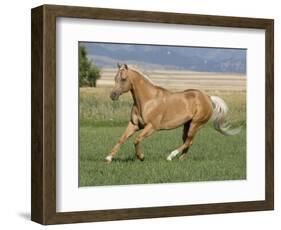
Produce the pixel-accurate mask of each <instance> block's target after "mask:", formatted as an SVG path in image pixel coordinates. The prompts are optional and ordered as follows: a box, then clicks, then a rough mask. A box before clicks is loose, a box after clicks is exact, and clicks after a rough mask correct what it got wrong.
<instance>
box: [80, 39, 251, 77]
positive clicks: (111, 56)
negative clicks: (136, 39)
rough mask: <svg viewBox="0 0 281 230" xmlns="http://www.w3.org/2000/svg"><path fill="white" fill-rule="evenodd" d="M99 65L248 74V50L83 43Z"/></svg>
mask: <svg viewBox="0 0 281 230" xmlns="http://www.w3.org/2000/svg"><path fill="white" fill-rule="evenodd" d="M82 44H83V45H84V46H85V47H86V49H87V52H88V55H89V57H90V58H92V59H93V61H94V62H95V64H96V65H98V66H100V67H115V66H116V63H117V62H120V63H128V64H136V65H139V66H141V67H142V68H151V69H155V68H158V69H182V70H191V71H205V72H230V73H243V74H245V73H246V50H245V49H226V48H201V47H180V46H160V45H128V44H106V43H82Z"/></svg>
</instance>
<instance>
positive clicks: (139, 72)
mask: <svg viewBox="0 0 281 230" xmlns="http://www.w3.org/2000/svg"><path fill="white" fill-rule="evenodd" d="M129 69H130V70H133V71H134V72H136V73H138V74H139V75H141V76H142V77H143V78H144V79H146V80H147V81H148V82H149V83H151V84H152V85H154V86H158V85H156V84H155V83H154V82H153V81H152V80H151V79H150V78H149V77H148V76H147V75H145V74H144V73H142V72H141V71H140V70H138V69H136V68H135V67H133V66H129Z"/></svg>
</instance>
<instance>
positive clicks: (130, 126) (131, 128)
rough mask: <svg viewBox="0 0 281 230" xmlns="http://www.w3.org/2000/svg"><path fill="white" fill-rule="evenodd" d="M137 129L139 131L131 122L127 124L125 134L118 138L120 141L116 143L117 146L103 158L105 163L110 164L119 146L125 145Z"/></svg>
mask: <svg viewBox="0 0 281 230" xmlns="http://www.w3.org/2000/svg"><path fill="white" fill-rule="evenodd" d="M138 129H139V127H138V126H137V125H134V124H133V123H132V122H131V121H130V122H129V124H128V126H127V128H126V130H125V132H124V133H123V135H122V136H121V137H120V139H119V141H118V142H117V144H116V145H115V146H114V147H113V149H112V150H111V152H110V154H109V155H108V156H107V157H106V158H105V160H106V162H108V163H110V162H111V161H112V158H113V157H114V156H115V155H116V153H117V152H118V150H119V149H120V147H121V145H123V144H124V143H125V141H126V140H127V139H128V138H129V137H130V136H132V135H133V134H134V133H135V132H136V131H137V130H138Z"/></svg>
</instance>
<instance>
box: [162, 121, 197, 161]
mask: <svg viewBox="0 0 281 230" xmlns="http://www.w3.org/2000/svg"><path fill="white" fill-rule="evenodd" d="M201 126H202V123H201V122H200V123H198V122H194V121H191V122H190V125H189V128H188V125H186V124H185V127H184V131H185V130H186V131H187V132H186V134H183V139H184V138H185V140H184V143H183V145H181V146H180V147H179V148H177V149H176V150H174V151H173V152H171V154H170V155H169V156H168V157H167V160H168V161H171V160H172V159H173V158H174V157H176V156H177V155H178V154H179V153H182V155H181V158H183V157H184V156H185V154H187V151H188V148H189V147H191V145H192V143H193V138H194V136H195V134H196V133H197V131H198V130H199V129H200V128H201Z"/></svg>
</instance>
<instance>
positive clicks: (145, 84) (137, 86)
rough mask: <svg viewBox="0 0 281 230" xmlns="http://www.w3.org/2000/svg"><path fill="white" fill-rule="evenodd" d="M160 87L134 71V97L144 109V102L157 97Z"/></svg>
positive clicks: (137, 103)
mask: <svg viewBox="0 0 281 230" xmlns="http://www.w3.org/2000/svg"><path fill="white" fill-rule="evenodd" d="M159 90H160V89H159V88H158V87H156V86H155V85H153V83H152V82H150V81H149V80H148V79H146V78H145V77H144V76H142V75H141V74H139V73H137V72H135V71H134V76H133V77H132V89H131V93H132V96H133V99H134V104H135V105H136V106H137V107H138V109H139V110H140V111H142V109H143V107H144V104H145V103H146V102H147V101H149V100H152V99H154V98H155V97H156V95H157V93H158V91H159Z"/></svg>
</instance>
